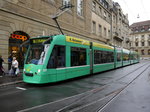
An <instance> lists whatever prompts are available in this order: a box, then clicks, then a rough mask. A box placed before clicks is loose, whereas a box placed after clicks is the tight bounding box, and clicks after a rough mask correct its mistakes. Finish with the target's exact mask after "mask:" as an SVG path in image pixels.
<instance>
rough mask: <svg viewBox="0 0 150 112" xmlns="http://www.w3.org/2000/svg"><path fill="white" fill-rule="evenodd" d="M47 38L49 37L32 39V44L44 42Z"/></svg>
mask: <svg viewBox="0 0 150 112" xmlns="http://www.w3.org/2000/svg"><path fill="white" fill-rule="evenodd" d="M46 40H47V38H44V39H43V38H41V39H31V43H32V44H40V43H43V42H45V41H46Z"/></svg>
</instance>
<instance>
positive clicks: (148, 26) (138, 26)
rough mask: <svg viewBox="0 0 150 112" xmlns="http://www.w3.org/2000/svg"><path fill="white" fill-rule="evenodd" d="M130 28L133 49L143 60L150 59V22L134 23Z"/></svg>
mask: <svg viewBox="0 0 150 112" xmlns="http://www.w3.org/2000/svg"><path fill="white" fill-rule="evenodd" d="M130 28H131V34H130V40H131V43H132V44H131V49H133V50H135V51H137V52H138V53H139V54H140V55H141V57H143V58H150V20H148V21H141V22H137V23H133V24H132V25H131V26H130Z"/></svg>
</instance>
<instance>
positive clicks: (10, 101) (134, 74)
mask: <svg viewBox="0 0 150 112" xmlns="http://www.w3.org/2000/svg"><path fill="white" fill-rule="evenodd" d="M149 66H150V61H142V62H141V63H138V64H134V65H131V66H126V67H123V68H119V69H115V70H111V71H108V72H103V73H100V74H97V75H93V76H87V77H83V78H78V79H75V80H69V81H64V82H61V83H56V84H46V85H29V84H25V83H16V84H12V85H9V86H1V87H0V93H1V94H0V101H1V102H0V111H1V112H3V111H4V112H16V111H19V112H70V111H71V112H98V111H99V112H101V111H102V112H131V111H132V112H133V111H135V112H149V111H148V110H150V108H149V107H148V105H150V102H149V89H150V87H149V83H150V75H149V74H150V67H149ZM10 80H16V79H13V78H11V79H10ZM18 80H19V77H18ZM6 82H7V81H6ZM10 82H11V81H10ZM143 86H144V87H143ZM132 103H134V104H132ZM119 107H120V108H119ZM126 108H127V109H126ZM139 108H140V109H139ZM137 109H139V110H137ZM10 110H11V111H10ZM123 110H126V111H123Z"/></svg>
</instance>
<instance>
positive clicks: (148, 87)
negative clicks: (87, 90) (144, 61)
mask: <svg viewBox="0 0 150 112" xmlns="http://www.w3.org/2000/svg"><path fill="white" fill-rule="evenodd" d="M98 112H150V66H149V67H148V69H145V71H143V73H141V74H140V75H139V76H137V78H136V79H135V80H134V81H132V83H131V84H130V85H129V86H127V88H125V89H124V90H123V91H121V92H120V93H119V94H118V95H117V96H116V97H115V98H114V99H112V100H111V101H110V102H109V103H107V105H105V106H104V107H103V108H102V109H100V110H99V111H98Z"/></svg>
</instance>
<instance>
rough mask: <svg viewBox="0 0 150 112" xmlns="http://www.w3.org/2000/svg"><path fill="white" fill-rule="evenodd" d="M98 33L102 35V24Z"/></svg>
mask: <svg viewBox="0 0 150 112" xmlns="http://www.w3.org/2000/svg"><path fill="white" fill-rule="evenodd" d="M98 33H99V35H102V26H101V25H99V26H98Z"/></svg>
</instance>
